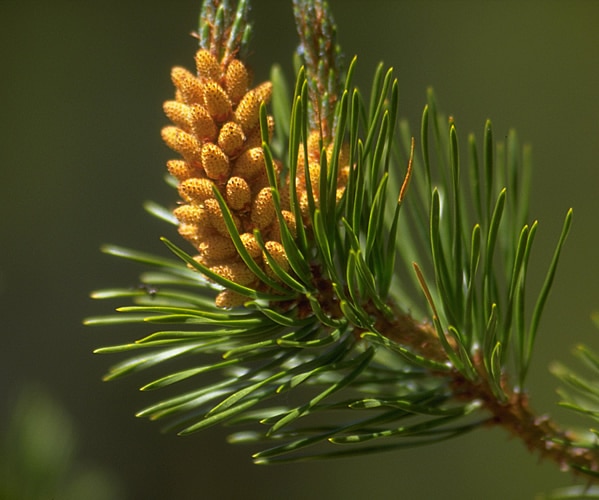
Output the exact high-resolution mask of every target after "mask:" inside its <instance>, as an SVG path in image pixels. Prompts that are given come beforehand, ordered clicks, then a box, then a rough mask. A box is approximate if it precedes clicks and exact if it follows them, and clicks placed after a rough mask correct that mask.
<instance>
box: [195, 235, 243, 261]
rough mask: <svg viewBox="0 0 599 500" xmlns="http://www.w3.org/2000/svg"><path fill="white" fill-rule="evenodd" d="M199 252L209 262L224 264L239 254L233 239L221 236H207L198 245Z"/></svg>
mask: <svg viewBox="0 0 599 500" xmlns="http://www.w3.org/2000/svg"><path fill="white" fill-rule="evenodd" d="M198 250H199V251H200V253H201V254H202V255H203V256H204V258H205V259H206V261H208V262H210V261H212V262H222V261H223V260H225V259H230V258H231V257H233V256H234V255H235V254H236V253H237V249H236V248H235V245H234V244H233V241H231V238H226V237H225V236H221V235H219V234H212V235H209V236H206V237H205V238H204V239H203V240H202V241H201V242H200V244H199V245H198Z"/></svg>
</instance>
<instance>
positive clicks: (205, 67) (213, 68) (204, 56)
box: [195, 49, 221, 81]
mask: <svg viewBox="0 0 599 500" xmlns="http://www.w3.org/2000/svg"><path fill="white" fill-rule="evenodd" d="M195 62H196V69H197V70H198V76H199V77H200V78H206V79H208V80H215V81H218V80H220V77H221V70H220V64H219V63H218V61H217V60H216V57H214V56H213V55H212V54H211V53H210V52H209V51H207V50H206V49H200V50H198V51H197V52H196V55H195Z"/></svg>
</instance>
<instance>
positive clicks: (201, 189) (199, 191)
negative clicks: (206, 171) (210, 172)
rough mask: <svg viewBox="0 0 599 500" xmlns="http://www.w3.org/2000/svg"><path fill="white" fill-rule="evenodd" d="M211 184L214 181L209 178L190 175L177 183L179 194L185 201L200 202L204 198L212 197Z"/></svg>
mask: <svg viewBox="0 0 599 500" xmlns="http://www.w3.org/2000/svg"><path fill="white" fill-rule="evenodd" d="M212 186H214V182H212V181H211V180H210V179H201V178H199V177H192V178H191V179H187V180H185V181H183V182H182V183H181V184H179V195H180V196H181V198H183V199H184V200H185V201H187V202H193V203H196V204H202V203H203V202H204V200H206V199H208V198H214V192H213V191H212ZM180 208H181V207H180Z"/></svg>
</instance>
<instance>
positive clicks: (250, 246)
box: [240, 233, 262, 260]
mask: <svg viewBox="0 0 599 500" xmlns="http://www.w3.org/2000/svg"><path fill="white" fill-rule="evenodd" d="M240 238H241V242H242V243H243V246H244V247H245V249H246V250H247V251H248V253H249V254H250V256H251V257H252V259H255V260H256V259H259V258H260V257H261V256H262V249H261V248H260V245H258V241H257V240H256V237H255V236H254V235H253V234H252V233H243V234H241V235H240Z"/></svg>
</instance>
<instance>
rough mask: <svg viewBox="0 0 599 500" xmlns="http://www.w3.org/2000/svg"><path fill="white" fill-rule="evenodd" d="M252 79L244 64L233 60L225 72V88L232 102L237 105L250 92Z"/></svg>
mask: <svg viewBox="0 0 599 500" xmlns="http://www.w3.org/2000/svg"><path fill="white" fill-rule="evenodd" d="M249 83H250V78H249V75H248V71H247V69H246V67H245V66H244V64H243V63H242V62H241V61H239V60H238V59H233V60H232V61H231V62H230V63H229V65H228V66H227V70H226V71H225V88H226V89H227V94H228V95H229V98H230V99H231V101H232V102H233V103H235V104H237V103H238V102H239V101H240V100H241V98H242V97H243V96H244V95H245V93H246V92H247V90H248V86H249Z"/></svg>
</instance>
